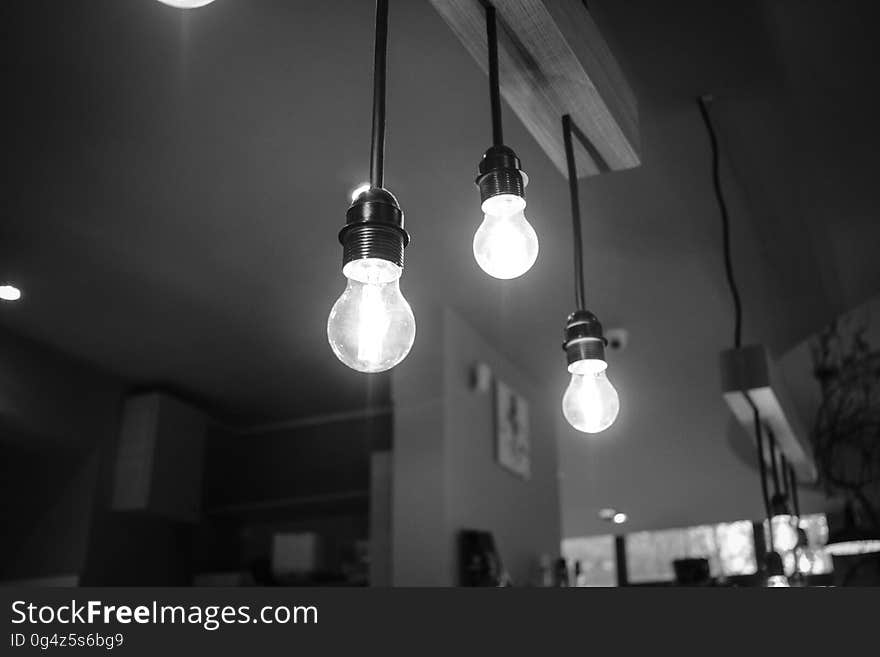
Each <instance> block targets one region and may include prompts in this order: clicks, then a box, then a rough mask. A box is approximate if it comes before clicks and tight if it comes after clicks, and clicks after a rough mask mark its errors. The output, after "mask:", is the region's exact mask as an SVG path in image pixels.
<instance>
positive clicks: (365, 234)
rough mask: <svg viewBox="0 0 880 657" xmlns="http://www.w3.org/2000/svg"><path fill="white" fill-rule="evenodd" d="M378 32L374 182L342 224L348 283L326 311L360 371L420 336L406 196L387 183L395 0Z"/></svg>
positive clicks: (380, 12) (391, 362)
mask: <svg viewBox="0 0 880 657" xmlns="http://www.w3.org/2000/svg"><path fill="white" fill-rule="evenodd" d="M375 36H376V43H375V49H374V53H373V54H374V60H373V135H372V141H371V146H370V182H369V184H364V185H361V186H359V187H358V188H357V189H356V190H355V191H354V192H353V193H352V204H351V207H349V208H348V212H347V213H346V215H345V226H344V227H343V228H342V230H341V231H340V232H339V241H340V242H341V243H342V273H343V274H344V275H345V277H346V278H347V279H348V284H347V285H346V288H345V291H344V292H343V293H342V296H340V297H339V299H337V300H336V303H335V304H333V308H332V309H331V310H330V316H329V317H328V319H327V340H328V341H329V342H330V348H331V349H333V353H334V354H336V357H337V358H338V359H339V360H341V361H342V362H343V363H345V364H346V365H348V366H349V367H350V368H352V369H353V370H357V371H358V372H384V371H385V370H388V369H391V368H392V367H394V366H395V365H397V364H398V363H399V362H400V361H402V360H403V359H404V358H406V355H407V354H408V353H409V350H410V349H411V348H412V345H413V341H414V340H415V337H416V320H415V317H413V312H412V309H411V308H410V307H409V304H408V303H407V302H406V299H404V298H403V295H402V294H401V293H400V283H399V280H400V275H401V274H402V273H403V250H404V249H405V248H406V246H407V244H409V235H408V234H407V232H406V231H405V230H404V228H403V211H402V210H401V209H400V204H399V203H398V202H397V199H396V198H395V197H394V194H392V193H391V192H389V191H388V190H387V189H384V188H383V180H384V168H385V167H384V163H385V67H386V55H387V50H388V0H377V2H376V34H375Z"/></svg>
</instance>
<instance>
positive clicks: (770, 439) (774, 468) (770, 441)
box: [767, 429, 780, 495]
mask: <svg viewBox="0 0 880 657" xmlns="http://www.w3.org/2000/svg"><path fill="white" fill-rule="evenodd" d="M767 438H768V441H767V442H768V444H769V445H770V474H771V476H772V478H773V493H774V494H775V495H779V493H780V489H779V468H778V467H777V465H776V437H775V436H774V435H773V432H772V431H770V430H769V429H767Z"/></svg>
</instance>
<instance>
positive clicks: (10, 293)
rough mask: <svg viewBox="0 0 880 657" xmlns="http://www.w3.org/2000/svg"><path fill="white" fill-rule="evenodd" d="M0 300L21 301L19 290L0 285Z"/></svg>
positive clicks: (11, 286) (10, 286) (12, 286)
mask: <svg viewBox="0 0 880 657" xmlns="http://www.w3.org/2000/svg"><path fill="white" fill-rule="evenodd" d="M0 299H2V300H3V301H18V300H19V299H21V290H19V289H18V288H17V287H15V286H14V285H0Z"/></svg>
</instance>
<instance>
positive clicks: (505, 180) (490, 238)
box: [474, 3, 538, 279]
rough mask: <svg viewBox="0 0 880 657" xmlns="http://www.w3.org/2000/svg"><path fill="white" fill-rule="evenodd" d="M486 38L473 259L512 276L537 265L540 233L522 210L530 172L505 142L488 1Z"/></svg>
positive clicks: (485, 267) (494, 35)
mask: <svg viewBox="0 0 880 657" xmlns="http://www.w3.org/2000/svg"><path fill="white" fill-rule="evenodd" d="M486 41H487V45H488V50H489V97H490V101H491V107H492V146H491V148H489V150H487V151H486V152H485V153H484V154H483V159H482V160H481V161H480V165H479V174H478V175H477V180H476V183H477V187H479V189H480V201H481V203H482V206H481V209H482V210H483V213H484V216H483V222H482V223H481V224H480V227H479V228H477V232H476V233H475V234H474V258H476V260H477V264H479V265H480V268H481V269H482V270H483V271H484V272H486V273H487V274H489V275H490V276H494V277H495V278H501V279H510V278H516V277H517V276H522V275H523V274H525V273H526V272H527V271H528V270H529V269H531V267H532V265H533V264H535V260H537V258H538V235H537V234H536V233H535V229H534V228H532V225H531V224H530V223H529V222H528V221H527V220H526V217H525V215H524V214H523V211H524V210H525V208H526V200H525V187H526V185H527V184H528V177H527V176H526V174H525V173H523V171H522V170H521V169H520V161H519V158H518V157H517V156H516V153H514V152H513V149H511V148H509V147H508V146H505V145H504V133H503V129H502V125H501V91H500V86H499V81H498V34H497V29H496V20H495V7H493V6H492V5H491V4H488V3H487V4H486Z"/></svg>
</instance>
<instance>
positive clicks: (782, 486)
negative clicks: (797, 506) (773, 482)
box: [770, 433, 790, 500]
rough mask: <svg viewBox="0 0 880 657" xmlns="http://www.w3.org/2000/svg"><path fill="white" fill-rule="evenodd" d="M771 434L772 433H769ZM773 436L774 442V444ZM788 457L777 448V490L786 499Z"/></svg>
mask: <svg viewBox="0 0 880 657" xmlns="http://www.w3.org/2000/svg"><path fill="white" fill-rule="evenodd" d="M770 435H771V436H772V435H773V434H772V433H771V434H770ZM775 440H776V439H775V437H774V444H775ZM789 470H790V468H789V467H788V459H786V458H785V452H783V451H782V450H779V492H780V493H781V494H782V496H783V497H784V498H785V499H786V500H787V499H788V473H789Z"/></svg>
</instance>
